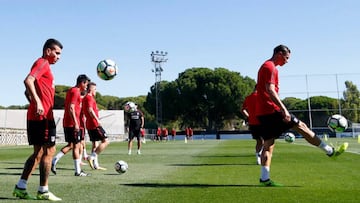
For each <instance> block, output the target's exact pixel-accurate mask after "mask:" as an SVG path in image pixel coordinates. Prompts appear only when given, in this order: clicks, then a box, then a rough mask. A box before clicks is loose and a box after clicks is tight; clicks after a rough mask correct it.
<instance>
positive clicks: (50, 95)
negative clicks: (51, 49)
mask: <svg viewBox="0 0 360 203" xmlns="http://www.w3.org/2000/svg"><path fill="white" fill-rule="evenodd" d="M29 75H31V76H33V77H34V78H35V79H36V80H35V87H36V93H37V94H38V96H39V98H40V100H41V103H42V105H43V108H44V115H43V116H38V115H37V114H36V102H35V100H34V99H32V100H31V101H30V105H29V107H28V111H27V120H42V119H44V118H46V119H49V120H52V119H54V115H53V111H52V109H53V106H54V96H55V85H54V76H53V74H52V72H51V69H50V64H49V62H48V60H46V59H44V58H39V59H37V60H36V61H35V62H34V64H33V66H32V67H31V70H30V73H29Z"/></svg>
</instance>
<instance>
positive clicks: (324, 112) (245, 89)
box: [8, 67, 360, 130]
mask: <svg viewBox="0 0 360 203" xmlns="http://www.w3.org/2000/svg"><path fill="white" fill-rule="evenodd" d="M255 83H256V81H255V80H254V79H252V78H249V77H247V76H245V77H244V76H242V75H241V74H240V73H238V72H234V71H229V70H228V69H225V68H215V69H209V68H202V67H201V68H191V69H187V70H185V71H184V72H182V73H180V74H179V76H178V78H177V79H176V80H174V81H170V82H169V81H162V82H161V84H160V99H161V101H162V102H161V103H162V112H163V113H162V121H163V123H161V125H162V126H166V127H175V128H178V129H182V128H184V127H185V126H191V127H193V128H197V129H206V130H217V129H234V128H237V129H240V128H242V125H241V123H242V115H241V113H240V109H241V106H242V103H243V101H244V99H245V97H246V96H247V95H249V94H250V93H251V92H252V91H253V89H254V87H255ZM345 86H346V90H345V91H344V93H343V98H342V99H340V100H339V99H334V98H330V97H326V96H314V97H310V98H307V99H305V100H302V99H298V98H294V97H287V98H285V99H284V100H283V102H284V104H285V105H286V106H287V107H288V109H289V110H290V111H291V112H292V113H294V114H296V115H297V116H298V117H299V118H300V119H301V120H303V121H305V122H306V123H307V124H308V125H309V124H310V126H312V127H323V126H325V125H324V124H325V123H326V120H327V118H328V116H329V115H331V114H335V113H341V114H343V115H344V116H345V117H347V118H348V119H349V120H351V121H353V122H359V121H360V114H359V105H360V99H359V96H360V92H359V91H358V89H357V87H356V85H354V84H353V83H352V82H351V81H346V82H345ZM69 88H70V87H68V86H63V85H58V86H56V96H55V108H56V109H62V108H64V101H65V95H66V92H67V90H68V89H69ZM96 99H97V102H98V106H99V108H100V109H111V110H115V109H123V105H124V104H125V103H126V102H127V101H133V102H135V103H137V104H138V106H139V108H140V109H141V110H142V111H143V112H144V114H145V120H146V127H147V128H156V127H157V126H158V125H159V124H158V123H156V121H155V112H156V106H155V100H156V90H155V85H153V86H152V87H151V88H150V91H149V93H148V95H147V96H137V97H126V98H119V97H116V96H106V95H101V93H98V94H97V95H96ZM8 108H12V109H14V108H26V105H25V106H11V107H8ZM310 119H311V120H310Z"/></svg>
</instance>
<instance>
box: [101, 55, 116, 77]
mask: <svg viewBox="0 0 360 203" xmlns="http://www.w3.org/2000/svg"><path fill="white" fill-rule="evenodd" d="M96 71H97V75H98V76H99V78H101V79H103V80H112V79H113V78H114V77H115V76H116V75H117V74H118V67H117V65H116V63H115V61H113V60H111V59H105V60H102V61H100V62H99V63H98V65H97V67H96Z"/></svg>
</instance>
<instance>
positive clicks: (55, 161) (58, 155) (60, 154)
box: [54, 151, 65, 164]
mask: <svg viewBox="0 0 360 203" xmlns="http://www.w3.org/2000/svg"><path fill="white" fill-rule="evenodd" d="M64 155H65V154H64V152H62V151H60V152H59V153H57V154H56V156H55V157H54V164H57V162H58V161H59V160H60V159H61V157H63V156H64Z"/></svg>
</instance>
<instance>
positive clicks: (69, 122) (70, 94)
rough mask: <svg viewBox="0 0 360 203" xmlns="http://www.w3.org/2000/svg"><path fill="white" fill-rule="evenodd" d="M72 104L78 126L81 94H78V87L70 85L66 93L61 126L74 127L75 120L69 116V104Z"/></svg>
mask: <svg viewBox="0 0 360 203" xmlns="http://www.w3.org/2000/svg"><path fill="white" fill-rule="evenodd" d="M71 104H74V107H75V117H76V120H77V123H78V124H79V127H80V125H81V123H80V122H81V120H80V112H81V96H80V88H78V87H72V88H70V89H69V90H68V91H67V93H66V98H65V109H64V119H63V126H64V127H74V126H75V121H74V120H73V118H72V117H71V113H70V105H71Z"/></svg>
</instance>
